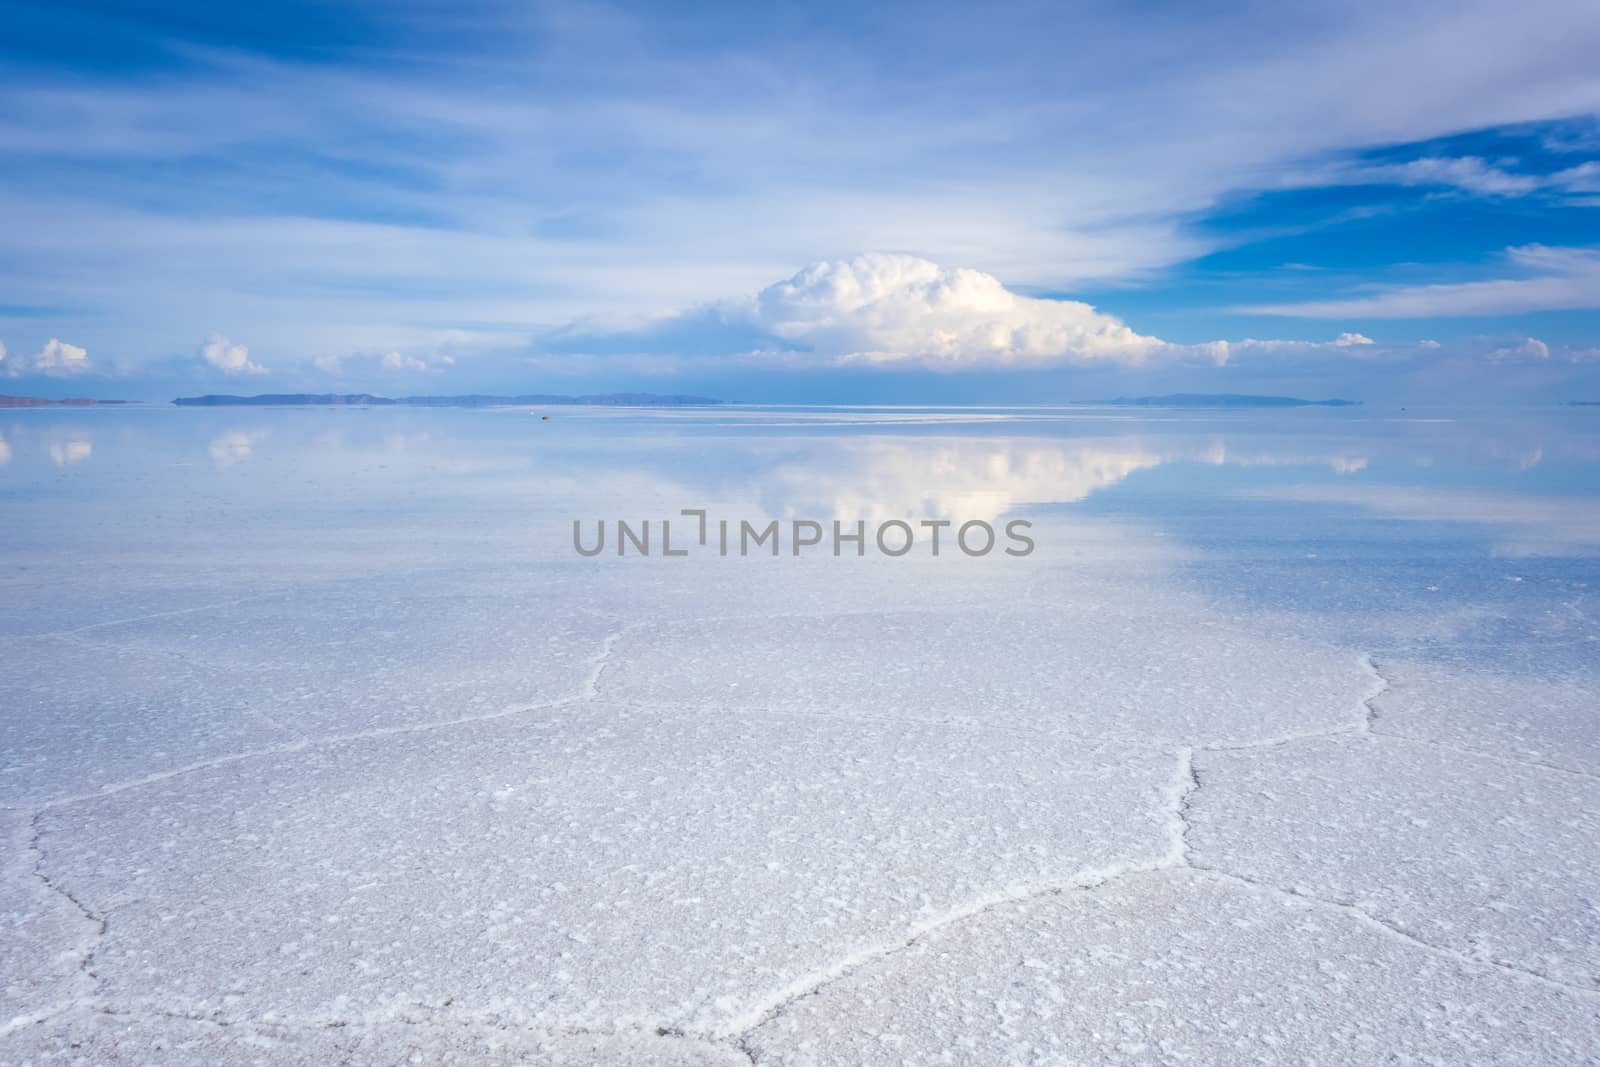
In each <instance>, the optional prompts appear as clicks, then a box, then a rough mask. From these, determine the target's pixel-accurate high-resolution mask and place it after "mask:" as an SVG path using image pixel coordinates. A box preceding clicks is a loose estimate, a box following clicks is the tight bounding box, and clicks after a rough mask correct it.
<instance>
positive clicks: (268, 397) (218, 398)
mask: <svg viewBox="0 0 1600 1067" xmlns="http://www.w3.org/2000/svg"><path fill="white" fill-rule="evenodd" d="M173 403H174V404H177V405H179V406H180V407H206V408H221V407H284V406H292V405H298V406H310V405H318V406H335V407H385V406H391V405H406V406H409V407H424V408H495V407H522V406H527V405H534V404H567V405H589V406H595V407H629V408H675V407H703V406H705V405H708V404H720V403H722V401H720V400H714V399H712V398H711V397H708V396H684V395H680V394H671V395H667V396H662V395H659V394H657V393H603V394H598V395H594V396H558V395H555V394H546V393H529V394H526V395H523V396H486V395H482V394H476V393H474V394H472V395H469V396H402V397H387V396H373V395H372V394H371V393H265V394H262V395H261V396H228V395H225V394H224V395H219V394H215V393H213V394H209V395H207V396H180V397H178V398H177V399H176V400H174V401H173Z"/></svg>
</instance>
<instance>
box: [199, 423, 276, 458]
mask: <svg viewBox="0 0 1600 1067" xmlns="http://www.w3.org/2000/svg"><path fill="white" fill-rule="evenodd" d="M266 438H267V431H266V430H230V431H229V432H227V433H225V434H219V435H217V436H216V437H213V438H212V439H211V444H210V445H209V446H208V448H209V450H210V452H211V462H212V463H215V464H216V465H217V466H218V467H231V466H233V465H234V464H235V463H243V462H244V461H245V460H247V459H249V458H250V457H251V455H252V454H253V453H254V451H255V446H256V445H257V444H259V443H260V442H262V441H264V440H266Z"/></svg>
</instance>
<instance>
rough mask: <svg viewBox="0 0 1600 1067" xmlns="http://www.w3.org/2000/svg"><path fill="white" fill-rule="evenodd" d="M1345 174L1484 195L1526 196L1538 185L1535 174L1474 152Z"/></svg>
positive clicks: (1358, 178)
mask: <svg viewBox="0 0 1600 1067" xmlns="http://www.w3.org/2000/svg"><path fill="white" fill-rule="evenodd" d="M1347 178H1348V179H1349V180H1352V181H1360V182H1367V181H1371V182H1393V183H1394V184H1396V185H1444V186H1449V187H1452V188H1456V189H1461V190H1464V191H1466V192H1469V193H1478V194H1481V195H1485V196H1526V195H1527V194H1528V193H1532V192H1535V191H1536V190H1538V189H1539V187H1540V185H1541V181H1540V179H1539V178H1538V177H1536V176H1534V175H1529V174H1515V173H1513V172H1511V171H1507V170H1504V169H1502V168H1500V167H1497V166H1495V165H1494V164H1492V163H1488V162H1485V161H1484V160H1483V159H1480V158H1479V157H1477V156H1461V157H1456V158H1443V157H1437V156H1430V157H1425V158H1423V159H1413V160H1410V161H1409V162H1406V163H1390V164H1380V165H1375V166H1373V165H1369V166H1358V167H1354V168H1351V169H1350V170H1349V171H1347Z"/></svg>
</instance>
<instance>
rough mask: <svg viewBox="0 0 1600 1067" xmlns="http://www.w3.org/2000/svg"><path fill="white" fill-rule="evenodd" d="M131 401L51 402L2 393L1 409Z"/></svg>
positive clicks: (75, 399) (86, 399)
mask: <svg viewBox="0 0 1600 1067" xmlns="http://www.w3.org/2000/svg"><path fill="white" fill-rule="evenodd" d="M131 403H133V401H131V400H92V399H90V398H89V397H86V396H69V397H67V398H66V399H65V400H50V399H48V398H46V397H42V396H6V395H5V394H4V393H0V408H47V407H68V408H86V407H93V406H95V405H96V404H131Z"/></svg>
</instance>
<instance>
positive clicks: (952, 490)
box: [767, 440, 1162, 519]
mask: <svg viewBox="0 0 1600 1067" xmlns="http://www.w3.org/2000/svg"><path fill="white" fill-rule="evenodd" d="M852 451H855V450H852ZM1161 462H1162V457H1161V456H1160V455H1157V454H1154V453H1151V452H1146V451H1144V450H1143V449H1141V448H1139V447H1137V446H1129V447H1121V448H1118V447H1109V446H1107V445H1105V444H1098V443H1097V444H1094V445H1082V446H1066V447H1062V446H1053V445H1046V444H1043V443H1034V442H1029V443H1028V444H1026V445H1018V444H1012V443H1001V442H989V441H958V442H952V443H947V444H938V445H928V444H920V445H919V444H918V443H916V442H912V441H881V440H880V441H869V442H867V443H866V445H865V447H863V448H861V449H859V454H858V455H856V456H851V457H849V458H848V459H847V461H846V463H847V466H846V467H845V469H842V470H830V469H823V468H821V467H820V466H818V467H799V466H789V467H783V468H780V469H779V470H777V471H776V472H774V475H775V478H774V481H775V484H774V485H773V487H772V491H771V492H770V493H768V494H767V495H768V496H769V497H773V496H776V497H777V500H776V501H774V502H776V503H779V505H780V506H779V507H778V508H777V509H775V510H777V511H779V512H782V513H788V514H795V515H806V514H811V513H817V514H824V515H844V516H849V517H851V518H864V519H890V518H926V517H933V516H954V517H959V518H961V519H994V518H996V517H997V516H999V515H1001V514H1003V513H1004V512H1006V511H1009V510H1011V509H1012V508H1013V507H1016V506H1018V505H1021V504H1054V503H1072V502H1073V501H1077V500H1082V499H1083V498H1084V497H1086V496H1088V495H1089V494H1090V493H1092V492H1094V491H1095V490H1096V489H1100V488H1103V487H1104V486H1108V485H1115V484H1116V483H1117V482H1120V481H1122V479H1124V478H1126V477H1127V476H1128V475H1130V474H1132V473H1133V472H1134V471H1136V470H1141V469H1143V468H1146V467H1154V466H1157V465H1158V464H1160V463H1161Z"/></svg>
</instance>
